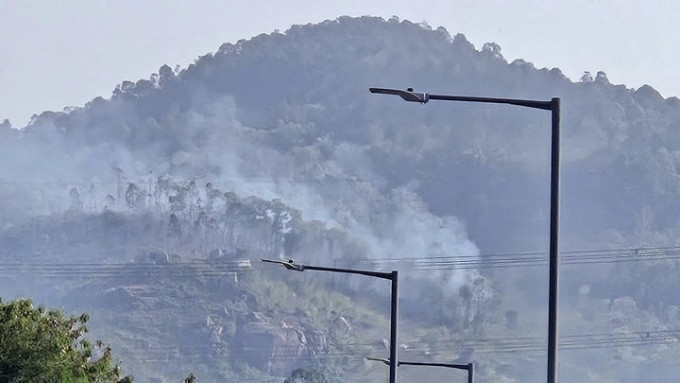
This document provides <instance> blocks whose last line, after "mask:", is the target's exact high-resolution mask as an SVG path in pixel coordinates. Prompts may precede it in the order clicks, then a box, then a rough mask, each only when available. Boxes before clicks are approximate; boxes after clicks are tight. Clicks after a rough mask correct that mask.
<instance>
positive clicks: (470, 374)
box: [366, 358, 475, 383]
mask: <svg viewBox="0 0 680 383" xmlns="http://www.w3.org/2000/svg"><path fill="white" fill-rule="evenodd" d="M366 359H368V360H375V361H378V362H383V363H385V364H387V365H389V364H390V360H389V359H384V358H366ZM401 365H404V366H429V367H446V368H454V369H456V370H466V371H467V372H468V379H467V381H468V383H472V382H473V381H474V379H475V378H474V377H475V365H474V363H468V364H453V363H428V362H402V361H399V362H398V363H397V366H401Z"/></svg>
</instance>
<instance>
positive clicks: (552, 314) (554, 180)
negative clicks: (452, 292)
mask: <svg viewBox="0 0 680 383" xmlns="http://www.w3.org/2000/svg"><path fill="white" fill-rule="evenodd" d="M369 91H370V92H371V93H376V94H388V95H395V96H399V97H401V98H402V99H404V100H405V101H409V102H419V103H421V104H425V103H427V102H428V101H430V100H443V101H463V102H481V103H489V104H510V105H516V106H523V107H527V108H532V109H541V110H549V111H550V112H551V113H552V138H551V159H550V164H551V166H550V255H549V258H550V276H549V292H548V380H547V381H548V383H555V382H556V381H557V368H556V365H557V287H558V261H559V250H558V237H559V214H560V203H559V199H560V99H559V98H557V97H555V98H553V99H551V100H550V101H538V100H522V99H511V98H491V97H469V96H450V95H439V94H429V93H420V92H414V91H413V89H411V88H409V89H407V90H406V91H403V90H398V89H385V88H369Z"/></svg>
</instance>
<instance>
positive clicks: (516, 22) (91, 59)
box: [0, 0, 680, 128]
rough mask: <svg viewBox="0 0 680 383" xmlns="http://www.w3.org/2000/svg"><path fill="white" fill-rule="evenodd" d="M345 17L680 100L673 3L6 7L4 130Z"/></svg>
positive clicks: (1, 85)
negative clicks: (427, 33) (419, 31)
mask: <svg viewBox="0 0 680 383" xmlns="http://www.w3.org/2000/svg"><path fill="white" fill-rule="evenodd" d="M342 15H349V16H361V15H371V16H381V17H383V18H386V19H388V18H390V17H392V16H397V17H399V18H400V19H408V20H410V21H413V22H423V21H424V22H426V23H427V24H429V25H430V26H431V27H432V28H437V27H439V26H443V27H445V28H446V29H447V30H448V31H449V33H451V34H452V35H455V34H456V33H459V32H460V33H463V34H465V36H466V37H467V38H468V40H469V41H470V42H472V43H473V44H474V45H475V46H476V47H477V48H480V47H481V46H482V45H483V44H484V43H485V42H495V43H497V44H499V45H500V46H501V48H502V54H503V56H504V57H505V58H506V59H507V60H508V61H512V60H514V59H517V58H521V59H524V60H526V61H529V62H532V63H534V65H536V67H539V68H541V67H548V68H553V67H558V68H560V69H561V70H562V71H563V72H564V73H565V74H566V75H567V76H568V77H569V78H571V79H572V80H574V81H576V80H578V79H579V78H580V77H581V75H582V74H583V72H584V71H590V72H592V73H593V74H594V73H595V72H597V71H604V72H605V73H607V76H608V78H609V80H610V81H611V82H612V83H615V84H625V85H626V86H628V87H630V88H638V87H640V86H642V85H643V84H650V85H652V86H653V87H654V88H655V89H657V90H658V91H659V92H661V94H662V95H663V96H664V97H670V96H680V72H679V71H678V70H677V68H676V66H677V64H676V63H677V62H679V61H680V45H678V44H677V41H676V36H678V35H680V25H679V24H677V23H676V22H675V20H676V16H677V15H680V2H676V1H674V0H649V1H644V2H641V1H640V2H637V1H620V0H552V1H545V0H515V1H507V0H485V1H472V0H423V1H413V0H372V1H365V0H344V1H312V0H288V1H273V0H261V1H257V2H246V1H235V0H230V1H222V2H216V1H211V0H192V1H173V2H168V1H164V0H145V1H143V2H140V1H132V0H122V1H116V2H108V1H103V0H65V1H59V2H56V1H49V0H33V1H18V0H17V1H15V0H0V90H1V91H0V121H2V120H3V119H5V118H7V119H10V121H11V122H12V124H13V126H14V127H16V128H20V127H23V126H25V125H26V124H27V122H28V121H29V119H30V117H31V115H33V114H37V113H40V112H42V111H45V110H54V111H60V110H62V109H63V108H64V107H69V106H83V105H84V104H85V103H86V102H88V101H89V100H91V99H93V98H94V97H97V96H102V97H104V98H108V97H110V95H111V91H112V90H113V89H114V88H115V86H116V85H117V84H119V83H121V82H122V81H124V80H131V81H136V80H139V79H142V78H145V79H148V78H149V76H150V75H151V74H152V73H155V72H157V71H158V68H159V67H160V66H162V65H163V64H168V65H170V66H171V67H175V66H176V65H179V66H180V67H182V68H185V67H187V66H188V65H189V64H191V63H192V62H193V61H194V60H195V59H197V58H198V57H199V56H202V55H205V54H207V53H211V52H215V51H216V50H217V49H218V47H219V46H220V45H221V44H222V43H225V42H231V43H234V42H236V41H238V40H240V39H249V38H251V37H253V36H256V35H258V34H261V33H271V32H273V31H275V30H279V31H281V32H283V31H285V30H286V29H288V28H289V27H290V26H291V25H293V24H307V23H318V22H321V21H323V20H326V19H335V18H337V17H339V16H342ZM437 91H438V92H445V91H450V92H452V93H455V89H451V90H448V89H438V90H437ZM501 96H511V95H501Z"/></svg>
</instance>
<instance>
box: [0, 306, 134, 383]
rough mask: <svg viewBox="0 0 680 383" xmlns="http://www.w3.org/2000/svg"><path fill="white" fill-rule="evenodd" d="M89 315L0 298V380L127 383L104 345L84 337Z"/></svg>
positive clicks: (55, 382)
mask: <svg viewBox="0 0 680 383" xmlns="http://www.w3.org/2000/svg"><path fill="white" fill-rule="evenodd" d="M88 319H89V318H88V315H87V314H82V315H81V316H79V317H76V316H65V315H64V313H63V312H62V311H60V310H50V311H45V309H44V308H43V307H37V308H35V307H33V304H32V303H31V301H30V300H27V299H19V300H14V301H11V302H7V303H4V302H0V382H8V383H12V382H31V383H33V382H36V383H52V382H54V383H71V382H72V383H89V382H97V383H114V382H115V383H131V382H132V377H129V376H127V377H123V376H122V374H121V370H120V367H119V366H117V365H113V364H112V360H111V350H110V349H109V348H108V347H105V346H103V345H102V344H101V343H100V342H97V343H96V344H95V345H93V344H91V343H90V342H88V341H87V340H85V339H83V334H84V333H85V332H87V327H86V326H85V323H86V322H87V320H88Z"/></svg>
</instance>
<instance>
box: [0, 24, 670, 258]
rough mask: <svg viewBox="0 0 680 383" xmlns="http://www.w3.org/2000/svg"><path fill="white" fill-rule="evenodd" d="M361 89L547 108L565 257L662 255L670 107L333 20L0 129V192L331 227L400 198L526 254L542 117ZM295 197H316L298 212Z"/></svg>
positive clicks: (396, 30) (544, 126)
mask: <svg viewBox="0 0 680 383" xmlns="http://www.w3.org/2000/svg"><path fill="white" fill-rule="evenodd" d="M369 86H384V87H397V88H405V87H414V88H415V89H417V90H423V91H429V92H431V93H453V94H463V95H483V96H498V97H516V98H535V99H550V98H551V97H555V96H557V97H562V99H563V113H562V115H563V142H562V152H563V156H562V159H563V208H564V209H563V211H564V214H563V233H564V235H565V238H566V239H567V240H566V241H563V244H564V246H565V247H566V248H579V247H582V246H586V245H591V247H592V246H604V245H610V244H611V245H615V246H627V245H635V246H637V245H645V244H651V243H647V242H646V239H643V238H642V237H634V236H633V235H634V234H636V233H637V234H643V233H638V232H639V231H640V230H643V231H645V230H649V231H653V232H654V233H655V235H654V238H655V242H659V241H660V242H663V243H664V244H668V243H669V242H672V241H673V239H672V236H671V235H669V234H670V233H668V230H670V229H672V228H673V227H674V225H675V218H674V217H675V216H676V215H677V214H676V213H677V211H676V209H677V208H676V206H677V204H674V203H670V202H674V201H676V200H677V197H678V193H680V189H679V187H678V186H679V185H678V177H677V172H676V169H675V166H676V165H675V164H676V162H677V161H678V156H679V154H678V152H676V150H675V148H676V147H677V146H678V141H679V140H680V136H678V134H677V133H676V130H677V129H676V127H677V126H678V122H679V117H680V102H679V101H678V100H677V99H676V98H670V99H666V100H664V99H663V98H662V97H660V95H659V94H658V93H657V92H656V91H655V90H654V89H652V88H650V87H648V86H643V87H641V88H640V89H637V90H634V89H628V88H626V87H625V86H624V85H612V84H610V83H609V82H608V81H607V78H606V75H605V74H603V73H598V74H597V75H596V76H595V77H594V78H593V77H592V76H590V77H589V76H588V75H584V78H583V79H582V81H580V82H572V81H570V80H569V79H567V78H565V77H564V76H563V75H562V74H561V72H560V71H559V69H556V68H553V69H545V68H543V69H538V68H535V67H534V66H533V65H532V64H531V63H528V62H525V61H522V60H516V61H514V62H511V63H508V62H507V61H506V60H505V59H504V58H503V57H502V55H501V48H500V47H499V46H497V45H496V44H493V43H488V44H485V45H484V46H483V47H482V48H481V50H477V49H476V48H475V47H474V46H473V45H472V44H470V43H469V42H468V41H467V40H466V39H465V37H464V36H463V35H461V34H458V35H455V36H453V37H451V36H450V35H449V33H448V32H447V31H445V30H444V29H443V28H439V29H436V30H433V29H431V28H430V27H428V26H423V25H419V24H413V23H411V22H408V21H402V22H400V21H398V20H396V19H391V20H389V21H384V20H382V19H378V18H369V17H362V18H349V17H343V18H340V19H338V20H332V21H325V22H323V23H320V24H316V25H305V26H294V27H292V28H291V29H290V30H288V31H286V32H285V33H283V34H282V33H272V34H263V35H260V36H257V37H254V38H252V39H250V40H241V41H239V42H237V43H235V44H229V43H227V44H224V45H222V46H221V47H220V48H219V50H218V51H217V52H216V53H214V54H208V55H206V56H203V57H201V58H199V59H198V60H197V61H196V62H195V63H194V64H191V65H189V66H188V67H187V68H186V69H182V70H179V69H178V68H177V69H175V70H173V69H171V68H170V67H168V66H162V67H161V68H160V70H159V73H158V74H153V75H152V76H151V78H150V79H149V80H140V81H137V82H130V81H125V82H123V83H122V84H120V85H119V86H118V87H117V88H116V89H115V90H114V92H113V95H112V96H111V98H110V99H103V98H101V97H99V98H96V99H94V100H93V101H91V102H90V103H88V104H87V105H86V106H85V107H83V108H71V109H69V110H67V111H65V112H59V113H54V112H45V113H43V114H41V115H39V116H37V117H36V118H34V119H33V120H32V122H31V124H30V125H29V126H28V127H26V128H25V129H23V130H21V131H19V132H17V131H10V130H8V129H7V127H5V128H4V129H3V131H2V135H3V137H4V139H3V140H2V145H3V148H2V154H1V155H2V156H3V163H4V164H6V166H4V167H3V169H2V170H0V177H2V178H3V179H5V180H8V181H10V180H18V181H25V182H35V181H37V180H40V182H52V181H64V182H72V183H74V184H78V183H87V182H90V181H91V180H92V179H93V178H96V179H97V180H105V181H109V180H115V179H116V174H114V171H113V170H112V169H113V168H118V169H120V170H122V171H123V172H124V174H125V175H126V176H128V177H130V178H133V177H134V176H139V175H145V176H146V175H148V174H149V173H150V172H154V174H172V175H175V176H184V177H192V178H197V177H204V178H207V179H211V180H212V181H213V182H215V181H220V180H221V181H222V182H227V181H229V180H230V181H231V182H232V184H233V185H231V186H233V187H234V188H237V189H238V188H243V189H244V190H243V191H246V190H247V191H252V193H253V194H258V193H262V194H264V195H263V196H264V197H270V196H279V197H283V200H284V201H286V202H290V203H291V204H293V205H294V206H296V207H298V208H301V209H302V210H303V214H306V215H307V216H308V217H313V218H321V217H323V218H331V217H332V218H334V219H336V220H340V218H339V217H338V215H340V214H341V213H347V212H346V211H344V212H339V211H338V210H345V209H346V210H349V211H350V212H349V215H350V216H352V215H356V214H367V213H368V211H367V210H370V211H373V210H375V211H381V210H383V209H382V208H381V205H380V204H381V203H385V201H384V199H385V198H387V199H389V198H390V197H389V194H390V192H391V191H393V190H395V189H407V190H408V191H409V192H410V193H413V194H415V196H414V198H416V199H418V200H422V201H424V203H425V204H426V206H427V208H428V210H429V211H431V212H433V213H434V214H435V215H437V216H445V215H452V216H457V217H461V218H462V219H463V221H464V222H465V223H466V224H467V226H468V228H469V232H470V235H471V236H472V238H473V239H474V240H475V242H476V243H477V244H478V246H479V247H480V248H481V249H483V250H486V251H491V252H494V251H499V250H502V251H507V250H512V251H517V250H519V251H527V250H540V249H541V247H542V245H543V242H542V241H540V240H537V239H536V237H540V236H538V235H536V234H542V233H543V231H542V228H543V226H544V221H545V219H546V217H547V185H548V181H547V176H548V173H547V162H548V160H547V159H548V154H547V153H548V152H547V150H548V146H549V141H548V138H549V137H548V136H549V123H550V120H549V115H548V114H545V113H542V112H538V111H533V110H522V109H521V108H516V107H514V108H513V107H506V106H489V105H475V104H454V103H440V104H436V103H434V102H433V103H431V104H428V105H425V106H421V105H417V104H405V103H402V102H401V101H400V100H398V99H391V98H386V97H384V96H375V95H370V94H369V93H368V90H367V88H368V87H369ZM270 182H273V184H274V185H275V186H274V187H269V186H263V185H271V184H270ZM282 185H287V186H288V187H285V186H282ZM284 189H290V190H287V191H286V190H284ZM302 189H304V190H305V193H311V194H313V195H314V198H307V197H304V198H298V197H299V195H297V193H298V192H299V191H300V190H302ZM313 199H316V200H318V201H316V202H317V203H316V204H314V203H313V202H311V200H313ZM340 201H343V206H339V204H340ZM304 204H312V205H314V206H305V205H304ZM319 205H320V206H319ZM366 205H371V206H372V207H371V209H365V207H366ZM5 208H7V207H5ZM319 209H324V210H328V211H325V212H323V213H321V212H319V211H315V210H319ZM327 215H329V216H330V217H328V216H327ZM639 217H645V218H644V221H645V226H644V227H638V226H639V223H640V222H641V220H640V219H638V218H639ZM650 234H651V233H650ZM529 237H533V238H534V239H529Z"/></svg>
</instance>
